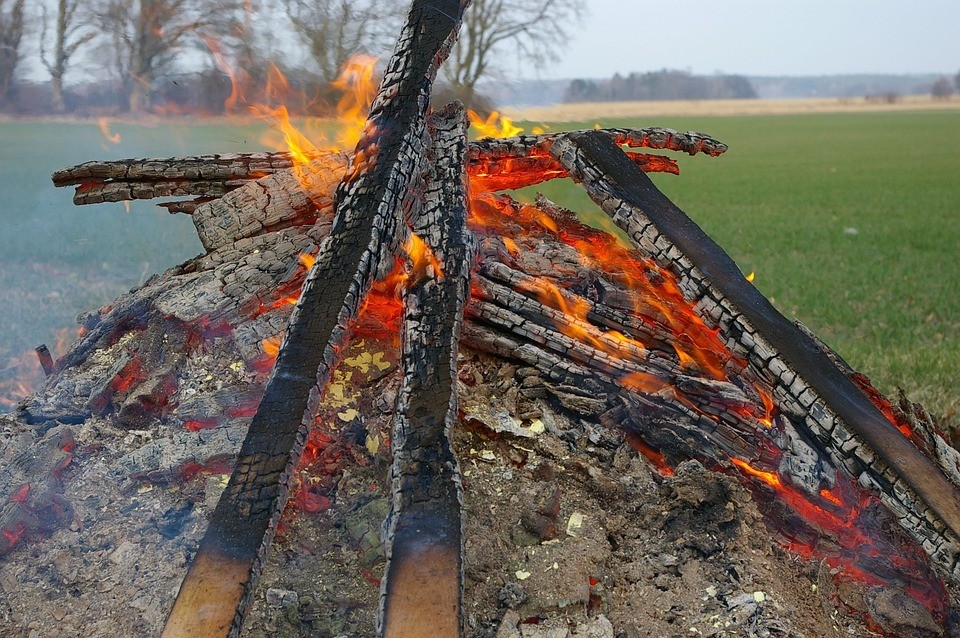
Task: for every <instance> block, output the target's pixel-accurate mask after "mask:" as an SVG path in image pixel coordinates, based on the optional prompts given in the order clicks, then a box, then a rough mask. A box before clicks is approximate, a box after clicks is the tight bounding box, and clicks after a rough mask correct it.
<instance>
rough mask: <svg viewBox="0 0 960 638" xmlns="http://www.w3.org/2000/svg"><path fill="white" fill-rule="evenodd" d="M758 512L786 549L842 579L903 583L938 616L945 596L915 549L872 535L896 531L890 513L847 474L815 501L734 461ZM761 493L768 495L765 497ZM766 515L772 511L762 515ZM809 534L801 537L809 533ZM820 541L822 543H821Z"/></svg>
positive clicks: (839, 476)
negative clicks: (818, 562) (820, 563)
mask: <svg viewBox="0 0 960 638" xmlns="http://www.w3.org/2000/svg"><path fill="white" fill-rule="evenodd" d="M730 460H731V461H732V463H733V465H734V466H735V467H736V468H737V469H738V470H739V471H740V472H741V474H742V475H743V477H744V478H745V480H746V481H747V485H748V487H750V489H751V490H752V491H753V492H754V496H755V498H757V501H758V504H759V505H760V507H761V510H764V509H766V510H774V513H773V514H772V515H769V516H768V517H767V520H768V524H771V525H774V526H776V527H777V530H776V531H778V532H779V533H780V534H781V536H782V540H783V541H785V543H784V544H786V546H787V548H788V549H790V550H791V551H792V552H793V553H795V554H798V555H800V556H804V557H808V558H814V559H818V560H824V561H825V562H826V563H827V564H828V565H829V566H830V567H831V568H833V569H834V570H837V572H836V573H838V574H839V575H841V576H845V577H849V578H853V579H855V580H858V581H860V582H862V583H864V584H865V585H867V586H877V585H880V586H884V585H889V584H890V583H887V582H885V581H884V580H883V578H884V577H890V578H902V579H903V580H904V581H905V582H903V583H902V584H903V587H904V591H906V592H907V593H908V594H910V595H911V596H913V597H914V598H916V599H917V600H918V601H919V602H920V603H921V604H923V605H924V606H925V607H927V609H929V610H930V611H931V612H932V613H933V614H934V616H942V614H943V613H944V610H945V608H946V605H947V594H946V590H945V589H944V588H943V585H942V583H940V582H939V581H938V580H937V579H936V578H932V577H931V575H930V572H929V570H928V568H927V567H926V565H927V561H926V557H925V555H924V554H923V552H922V550H920V549H919V547H918V546H916V544H913V543H906V542H905V543H904V544H900V543H898V542H896V540H895V538H896V537H895V536H890V535H887V534H879V533H872V532H871V530H882V529H884V528H887V529H895V527H896V525H895V523H893V521H892V520H887V519H890V513H889V511H887V510H886V509H885V508H883V507H882V506H880V505H879V503H878V501H877V500H876V499H875V498H873V497H872V496H871V495H870V494H868V493H867V492H865V491H864V490H863V488H861V487H860V486H859V485H858V484H857V483H856V482H854V481H853V480H852V479H851V478H849V477H848V476H847V475H845V474H842V473H837V476H836V484H835V485H834V486H833V487H832V488H823V489H821V490H820V491H819V492H818V494H817V495H816V496H814V495H811V494H807V493H806V492H803V491H801V490H800V489H798V488H796V487H794V486H793V485H790V484H788V483H785V482H784V481H783V480H782V479H781V477H780V475H779V474H778V473H776V472H773V471H769V470H763V469H760V468H758V467H755V466H753V465H751V464H750V463H747V462H746V461H744V460H741V459H737V458H732V459H730ZM763 490H767V493H766V496H765V495H764V492H763ZM764 513H765V514H770V512H764ZM811 528H812V531H813V533H809V532H804V531H803V530H804V529H811ZM821 539H823V541H822V542H821Z"/></svg>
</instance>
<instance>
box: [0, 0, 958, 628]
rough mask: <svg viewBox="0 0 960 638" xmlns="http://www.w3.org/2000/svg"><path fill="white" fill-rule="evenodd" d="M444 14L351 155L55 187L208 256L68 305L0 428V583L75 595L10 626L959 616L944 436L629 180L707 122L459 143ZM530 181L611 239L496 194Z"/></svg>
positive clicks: (782, 622) (543, 203)
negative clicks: (38, 584)
mask: <svg viewBox="0 0 960 638" xmlns="http://www.w3.org/2000/svg"><path fill="white" fill-rule="evenodd" d="M465 4H466V3H460V2H457V1H455V0H443V1H441V2H439V3H438V2H436V1H435V2H433V3H432V4H430V3H426V2H421V1H420V0H414V2H413V6H412V9H411V12H410V15H409V17H408V21H407V24H406V26H405V28H404V30H403V32H402V33H401V35H400V39H399V43H398V45H397V49H396V52H395V54H394V56H393V58H392V59H391V60H390V62H389V63H388V64H387V66H386V70H385V72H384V77H383V80H382V82H381V84H380V88H379V91H378V92H377V94H376V97H375V98H374V100H373V103H372V105H371V107H370V109H369V116H368V118H367V120H366V123H365V125H364V127H363V129H362V131H361V132H360V134H359V141H358V142H357V143H356V145H355V148H354V149H353V150H352V151H347V150H341V151H328V150H323V149H316V148H311V147H308V146H305V145H304V144H303V143H302V140H299V137H298V136H297V135H296V134H293V133H291V134H289V135H288V138H290V139H292V140H294V141H295V142H296V144H295V148H293V149H292V152H289V153H258V154H249V155H210V156H201V157H195V158H172V159H166V160H163V159H151V160H126V161H116V162H89V163H87V164H83V165H80V166H76V167H71V168H67V169H64V170H62V171H59V172H58V173H57V174H56V175H55V176H54V181H55V182H56V183H57V184H58V185H61V186H66V185H75V186H77V194H76V197H75V201H76V203H78V204H89V203H99V202H104V201H124V200H129V199H134V198H153V197H167V196H173V197H178V198H189V199H186V200H183V201H177V202H173V203H169V202H168V203H165V204H163V205H165V206H167V207H168V208H169V209H170V210H171V211H174V212H180V213H186V214H189V215H191V217H192V220H193V222H194V224H195V226H196V229H197V232H198V234H199V236H200V239H201V241H202V243H203V246H204V249H205V253H204V254H203V255H200V256H198V257H197V258H195V259H192V260H190V261H188V262H186V263H184V264H182V265H180V266H178V267H176V268H173V269H171V270H169V271H167V272H166V273H163V274H162V275H159V276H156V277H154V278H152V279H150V280H149V281H147V282H146V283H145V284H144V285H143V286H141V287H139V288H137V289H135V290H133V291H131V292H129V293H128V294H126V295H123V296H121V297H120V298H118V299H117V300H116V301H115V302H114V303H113V304H112V305H110V306H108V307H105V308H101V309H100V310H98V311H94V312H92V313H90V314H89V315H87V316H85V317H83V318H82V335H81V337H80V338H79V339H78V340H77V341H76V343H75V344H74V345H73V346H72V347H71V348H70V349H69V350H68V351H67V352H66V353H65V354H64V355H63V356H61V357H59V358H58V359H57V360H56V361H55V362H54V361H52V357H50V356H49V353H48V354H47V355H45V357H44V360H45V361H46V365H45V366H44V368H45V370H47V371H48V373H49V376H48V379H47V382H46V384H45V385H44V387H43V388H42V389H41V390H40V391H39V392H37V393H35V394H34V395H32V396H30V397H28V398H26V399H24V400H23V401H22V402H21V403H20V405H19V406H18V410H17V412H16V413H14V414H12V415H9V416H6V417H3V419H4V420H3V426H4V428H3V435H4V437H5V445H4V449H3V452H2V453H0V454H2V458H3V461H4V463H3V467H4V470H3V472H4V473H5V480H4V481H3V482H2V484H0V485H2V487H0V489H2V493H0V496H3V498H4V503H5V504H4V506H3V510H2V512H0V528H2V532H3V534H2V537H0V554H2V555H3V558H2V560H3V561H5V562H6V563H7V565H10V564H11V563H12V562H17V563H29V564H27V565H20V568H19V571H12V570H11V568H10V567H5V568H4V569H5V570H6V571H2V572H0V584H3V588H4V591H6V592H7V594H8V596H9V597H10V600H11V602H10V603H8V607H9V608H10V609H11V610H13V609H16V610H24V609H26V607H27V606H28V604H29V603H28V597H29V594H24V593H22V592H21V593H14V592H16V591H17V590H18V588H17V587H16V584H17V582H21V583H24V582H28V581H30V580H31V579H33V580H39V579H41V578H47V580H46V581H45V582H50V583H53V585H52V586H51V588H50V589H49V591H50V594H49V596H48V598H49V600H50V601H51V603H50V604H53V605H57V604H58V603H57V600H58V597H67V598H68V599H71V598H75V599H77V600H78V601H87V602H88V603H89V602H90V601H94V602H96V608H97V609H98V610H104V611H103V613H102V617H97V618H95V619H93V620H92V619H91V616H89V615H87V616H84V615H82V614H79V615H74V614H72V613H67V612H66V611H61V612H60V617H59V618H56V615H57V612H53V614H54V617H55V618H56V620H57V623H56V624H55V625H56V626H55V629H54V628H53V626H52V625H51V626H45V625H44V624H43V623H42V622H40V621H36V622H37V625H36V626H35V627H33V629H34V630H36V631H38V632H40V633H38V635H46V634H45V633H43V632H44V631H48V630H49V631H48V633H50V635H63V634H69V633H71V632H70V631H69V630H67V629H66V627H74V628H76V627H77V625H78V624H79V625H84V626H86V624H88V623H91V622H95V623H98V624H97V625H96V627H95V628H94V633H97V629H96V628H99V629H100V630H101V631H100V633H105V632H107V631H112V632H113V633H118V632H119V633H121V634H123V633H131V634H157V633H159V632H160V631H161V627H163V635H164V636H227V635H241V633H242V634H243V635H264V634H275V633H277V632H280V631H281V630H283V631H288V632H300V633H302V635H324V636H326V635H330V636H334V635H370V634H372V633H374V631H375V629H374V625H375V623H376V626H377V627H378V629H377V631H379V632H380V633H381V634H382V635H384V636H396V637H402V636H424V635H438V636H456V635H476V636H493V635H496V636H521V635H522V636H528V635H544V636H546V635H548V632H549V631H552V630H553V629H557V628H558V627H561V625H562V627H561V628H560V629H559V630H560V631H568V629H567V627H568V624H572V626H573V631H574V634H573V635H604V636H606V635H610V636H613V635H614V632H615V631H616V632H617V635H621V634H622V635H661V634H663V635H666V634H673V633H676V634H677V635H688V634H690V635H693V634H697V635H699V634H703V633H704V632H706V631H708V630H712V631H713V632H714V633H713V634H711V635H745V634H747V633H749V632H751V631H752V632H754V633H756V634H757V635H796V634H798V633H801V632H806V633H807V635H820V634H822V633H825V632H826V631H828V630H831V631H832V630H833V629H836V628H837V627H843V628H844V630H846V628H850V630H851V631H854V632H855V631H860V630H863V631H865V630H866V629H864V628H869V629H871V630H874V631H877V632H881V633H884V634H886V635H897V636H901V635H917V636H920V635H941V634H944V633H946V632H950V631H955V628H956V625H957V622H956V608H955V607H956V605H955V600H956V595H955V593H952V592H953V588H954V587H955V585H956V581H957V577H958V575H960V571H958V570H960V567H958V561H960V501H958V499H957V484H958V482H960V455H958V453H957V451H956V450H954V448H953V447H951V445H950V443H949V439H948V438H947V437H946V436H945V435H944V434H943V433H941V432H940V431H939V430H938V429H937V427H936V424H935V423H934V422H933V420H932V419H931V418H930V417H929V416H928V415H927V414H926V413H925V412H924V411H923V409H922V408H921V407H920V406H916V405H912V404H910V403H909V402H908V401H906V399H904V398H902V397H901V399H900V400H899V402H898V403H896V404H894V403H891V402H890V401H889V400H887V399H886V398H885V397H883V396H882V395H880V393H878V392H877V391H876V390H875V389H873V388H872V386H871V385H870V383H869V381H868V380H867V379H866V378H865V377H864V376H862V375H860V374H858V373H857V372H855V371H854V370H852V369H850V367H849V366H847V365H846V363H845V362H844V361H843V360H842V359H841V358H840V357H839V356H837V355H836V354H835V353H834V352H832V351H831V350H830V349H829V348H828V347H827V346H826V345H824V344H823V343H821V342H820V341H819V340H817V338H816V337H815V336H813V335H812V334H810V333H809V332H807V331H806V330H805V329H804V328H803V326H800V325H797V324H794V323H792V322H790V321H788V320H787V319H785V318H784V317H783V316H782V315H781V314H780V313H779V312H778V311H777V310H776V309H774V308H773V306H772V305H771V304H770V303H769V302H768V301H767V300H766V299H765V298H764V297H763V296H762V295H761V294H760V293H759V292H758V291H757V290H756V288H754V287H753V285H752V283H751V282H750V281H748V279H747V278H746V277H745V276H744V274H743V273H742V272H741V271H740V270H739V269H738V268H737V267H736V265H735V264H734V263H733V262H732V260H731V259H730V258H729V257H728V256H727V255H726V253H724V252H723V250H722V249H721V248H720V247H719V246H717V245H716V244H715V243H714V242H713V241H712V240H711V239H710V238H709V237H708V236H707V235H706V234H705V233H703V231H702V230H701V229H699V228H698V227H697V226H696V224H694V223H693V222H692V221H691V220H690V218H689V217H687V216H686V214H685V213H684V212H683V211H681V210H680V209H679V208H678V207H677V206H676V205H674V204H673V203H672V202H670V200H668V199H667V198H666V197H665V196H664V195H663V194H662V193H660V191H659V190H658V189H657V188H656V187H655V186H654V184H653V183H652V182H651V181H650V179H649V178H648V177H647V175H646V173H648V172H668V173H674V174H677V173H679V164H678V163H677V161H676V160H674V159H672V158H670V157H667V156H665V155H662V154H660V152H680V153H686V154H689V155H697V154H704V155H708V156H720V155H722V153H723V152H724V151H725V150H726V146H725V145H724V144H723V143H721V142H719V141H717V140H714V139H712V138H711V137H709V136H707V135H703V134H699V133H678V132H676V131H672V130H667V129H661V128H646V129H600V130H591V131H577V132H570V133H553V134H544V133H538V134H531V135H518V133H519V131H515V130H514V131H502V132H504V133H507V134H508V137H500V138H498V137H486V138H483V139H480V140H477V141H472V142H470V141H468V138H467V128H468V120H467V117H466V114H465V111H464V109H463V107H462V106H460V105H459V104H452V105H447V106H442V105H431V102H430V100H431V87H432V80H433V78H434V76H435V74H436V72H437V68H438V66H439V64H440V63H441V62H442V60H443V57H444V55H445V52H446V51H447V50H448V48H449V46H450V43H451V42H452V39H453V38H455V37H456V33H457V28H458V26H459V16H461V15H462V12H463V10H464V8H465ZM298 140H299V141H298ZM624 147H626V149H625V148H624ZM637 149H644V151H643V152H640V151H638V150H637ZM648 151H654V152H657V153H651V152H648ZM557 178H572V179H573V180H574V181H576V182H578V183H580V184H582V185H583V187H584V188H585V189H586V192H587V193H588V194H589V196H590V198H591V199H592V200H593V201H594V202H595V203H596V204H597V205H598V206H599V207H600V208H601V209H602V210H603V211H604V212H605V213H607V214H608V215H609V217H610V219H611V220H612V221H613V223H614V224H615V225H616V227H617V228H618V229H619V234H617V235H614V234H612V233H609V232H605V231H602V230H598V229H595V228H592V227H589V226H586V225H584V224H583V223H582V222H581V221H579V219H578V217H577V215H576V214H575V213H574V212H572V211H569V210H566V209H565V208H563V207H562V206H560V205H558V204H556V203H554V202H551V201H549V200H547V199H546V198H544V197H542V196H540V197H537V198H535V199H534V200H533V201H527V200H525V199H524V198H522V197H521V196H519V195H517V194H515V193H511V191H514V190H516V189H519V188H522V187H527V186H532V185H536V184H538V183H541V182H544V181H547V180H551V179H557ZM48 359H49V360H48ZM124 521H126V522H124ZM761 521H762V524H761ZM107 522H110V523H111V524H110V525H107V524H106V523H107ZM71 548H72V549H71ZM271 548H272V550H271ZM757 556H762V557H763V558H762V559H761V558H757ZM17 557H20V558H17ZM44 569H49V570H51V573H52V572H53V571H55V572H56V573H55V574H53V575H48V577H46V576H44V575H43V573H42V572H43V570H44ZM98 570H99V573H97V572H98ZM778 570H779V571H778ZM764 571H766V572H769V573H766V574H764ZM82 572H86V573H82ZM787 576H789V579H788V578H787ZM4 579H6V580H4ZM781 580H786V581H789V582H786V583H783V582H778V581H781ZM285 582H297V583H298V585H297V587H298V588H299V591H298V590H297V589H291V588H290V587H289V586H284V585H283V584H284V583H285ZM77 583H86V585H85V586H79V585H78V584H77ZM798 583H799V584H798ZM757 584H760V585H762V586H763V587H762V588H761V587H759V586H757ZM131 587H133V588H134V590H133V591H124V590H128V589H129V588H131ZM771 588H777V589H776V591H775V592H773V591H771ZM20 589H21V590H22V587H21V588H20ZM306 589H309V590H310V594H309V595H307V594H306V593H305V590H306ZM665 592H667V593H669V594H670V596H673V597H675V600H676V602H671V600H663V601H655V602H650V599H654V598H659V597H661V596H666V594H665ZM683 592H685V593H683ZM44 595H46V594H44ZM125 599H128V600H126V601H125ZM644 601H646V602H644ZM811 601H813V602H811ZM72 605H73V603H71V604H70V605H64V606H63V607H64V608H66V609H72ZM77 605H79V603H77ZM642 605H648V606H646V607H643V606H642ZM804 605H808V606H809V605H813V606H822V605H826V606H828V607H829V609H830V610H831V612H832V615H831V613H822V614H821V615H820V616H818V618H820V619H819V620H817V621H816V622H814V621H809V620H801V618H800V615H799V614H798V613H797V612H796V609H797V608H799V607H802V606H804ZM86 608H90V607H89V604H88V607H86ZM125 608H126V609H125ZM698 610H699V611H698ZM838 610H840V611H842V612H843V614H842V618H839V619H838V616H837V613H839V611H838ZM3 613H4V610H3V609H2V608H0V614H3ZM18 613H21V614H24V613H28V612H25V611H18ZM698 614H699V615H698ZM67 616H71V618H69V619H68V618H67ZM121 616H123V619H121ZM568 621H569V623H568ZM71 623H73V624H71ZM558 623H559V624H558ZM804 623H806V624H804ZM817 623H819V624H817ZM701 627H702V628H701ZM111 628H112V629H111ZM284 628H286V629H284ZM291 628H292V629H291ZM711 628H712V629H711ZM688 629H689V630H690V631H689V632H688ZM257 632H259V633H257ZM536 632H540V633H536ZM590 632H593V633H590ZM631 632H632V633H631ZM724 632H729V633H724ZM738 632H739V633H738ZM791 632H793V633H791ZM291 635H294V634H291ZM549 635H554V634H549ZM559 635H566V634H559Z"/></svg>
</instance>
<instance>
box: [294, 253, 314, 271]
mask: <svg viewBox="0 0 960 638" xmlns="http://www.w3.org/2000/svg"><path fill="white" fill-rule="evenodd" d="M297 259H299V260H300V263H301V264H303V267H304V269H305V270H307V271H309V270H310V269H311V268H313V265H314V264H315V263H317V256H316V255H314V254H313V253H300V254H299V255H297Z"/></svg>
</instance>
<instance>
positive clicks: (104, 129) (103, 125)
mask: <svg viewBox="0 0 960 638" xmlns="http://www.w3.org/2000/svg"><path fill="white" fill-rule="evenodd" d="M97 124H98V125H99V126H100V132H101V133H103V138H104V139H105V140H107V141H108V142H110V143H111V144H119V143H120V134H119V133H112V132H111V131H110V120H109V119H107V118H105V117H101V118H98V119H97Z"/></svg>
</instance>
